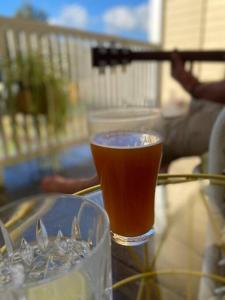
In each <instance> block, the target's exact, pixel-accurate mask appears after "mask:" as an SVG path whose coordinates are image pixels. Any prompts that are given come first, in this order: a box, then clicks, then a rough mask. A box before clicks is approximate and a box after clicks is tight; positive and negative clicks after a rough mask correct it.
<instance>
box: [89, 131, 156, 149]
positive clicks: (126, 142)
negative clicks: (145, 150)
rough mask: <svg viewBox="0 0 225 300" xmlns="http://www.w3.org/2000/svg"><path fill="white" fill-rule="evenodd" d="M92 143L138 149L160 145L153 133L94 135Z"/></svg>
mask: <svg viewBox="0 0 225 300" xmlns="http://www.w3.org/2000/svg"><path fill="white" fill-rule="evenodd" d="M92 143H93V144H97V145H100V146H104V147H113V148H138V147H145V146H150V145H154V144H158V143H161V138H160V137H159V135H158V134H157V133H154V132H150V133H139V132H131V131H115V132H104V133H97V134H95V135H94V136H93V138H92Z"/></svg>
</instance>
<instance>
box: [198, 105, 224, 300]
mask: <svg viewBox="0 0 225 300" xmlns="http://www.w3.org/2000/svg"><path fill="white" fill-rule="evenodd" d="M224 171H225V108H224V109H223V110H222V111H221V112H220V114H219V116H218V117H217V120H216V122H215V124H214V126H213V130H212V133H211V137H210V142H209V153H208V172H209V173H217V174H222V173H225V172H224ZM208 196H209V201H208V205H209V207H210V214H211V222H210V224H208V228H207V237H206V250H205V253H204V263H203V266H202V271H203V272H206V273H217V274H220V275H222V276H224V275H225V274H224V273H225V272H224V269H225V268H224V266H225V253H224V249H225V221H224V220H225V187H224V186H216V185H215V186H213V185H211V186H210V187H209V189H208ZM215 294H217V295H218V296H219V297H222V295H224V294H225V286H223V287H221V286H220V287H218V286H215V283H214V282H212V281H211V280H209V279H206V278H203V279H202V280H201V281H200V289H199V298H198V299H199V300H203V299H209V298H210V297H212V296H213V295H215ZM219 299H221V298H219Z"/></svg>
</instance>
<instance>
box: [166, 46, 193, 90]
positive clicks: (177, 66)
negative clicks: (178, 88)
mask: <svg viewBox="0 0 225 300" xmlns="http://www.w3.org/2000/svg"><path fill="white" fill-rule="evenodd" d="M171 75H172V77H173V78H174V79H175V80H176V81H177V82H179V83H180V84H181V85H182V87H183V88H184V89H185V90H186V91H187V92H188V93H190V94H191V95H192V94H193V91H194V89H195V87H196V86H197V85H199V81H198V79H197V78H196V77H194V76H193V75H192V73H191V72H188V71H186V70H185V64H184V62H183V60H182V58H181V56H180V55H179V52H177V51H174V52H173V53H172V55H171Z"/></svg>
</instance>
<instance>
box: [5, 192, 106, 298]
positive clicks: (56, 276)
mask: <svg viewBox="0 0 225 300" xmlns="http://www.w3.org/2000/svg"><path fill="white" fill-rule="evenodd" d="M46 196H47V197H48V198H51V199H52V200H53V199H54V198H56V197H58V198H60V197H66V198H73V199H77V198H78V199H80V200H82V201H84V202H86V203H88V204H89V205H92V206H93V207H95V208H97V210H98V211H100V213H101V214H102V215H103V218H104V231H103V234H102V236H101V238H100V240H99V242H98V243H97V244H96V246H95V247H94V248H93V249H91V251H90V253H89V254H88V255H87V256H86V257H85V258H82V259H81V260H80V262H79V263H78V264H76V265H74V266H72V267H71V268H70V269H69V270H59V272H57V273H56V274H54V276H52V277H50V278H43V279H40V280H37V281H33V282H29V283H26V282H25V283H23V284H21V286H18V287H17V286H13V285H11V286H10V285H9V286H8V287H7V286H5V287H4V286H3V287H0V294H1V293H2V292H5V291H7V290H8V291H10V290H11V291H15V290H23V289H27V288H31V287H34V286H35V287H36V286H40V285H44V284H46V283H48V282H52V281H54V280H56V279H59V278H61V277H63V276H64V275H66V274H70V273H72V272H73V271H75V270H76V269H77V270H79V269H80V268H81V267H82V265H83V264H84V263H86V262H87V260H90V259H91V258H92V257H93V256H94V255H95V254H96V252H97V251H98V250H99V248H100V247H101V246H102V244H103V243H104V241H105V239H106V237H107V235H108V234H109V233H110V226H109V217H108V214H107V212H106V210H105V209H104V208H103V207H102V206H101V205H99V204H97V203H95V202H94V201H93V200H90V199H88V198H87V197H84V196H79V195H78V196H77V195H76V194H71V195H70V194H68V195H67V194H58V193H52V194H45V193H43V194H41V195H37V196H33V197H34V198H36V199H35V200H36V201H40V200H41V199H42V198H43V197H46ZM25 201H28V197H24V198H22V199H20V200H19V201H15V202H14V203H9V204H8V205H5V206H3V207H1V208H0V212H1V211H3V210H4V209H8V208H11V207H13V206H14V205H15V204H17V203H22V202H25ZM68 201H70V200H69V199H68ZM13 204H14V205H13ZM58 273H59V274H58Z"/></svg>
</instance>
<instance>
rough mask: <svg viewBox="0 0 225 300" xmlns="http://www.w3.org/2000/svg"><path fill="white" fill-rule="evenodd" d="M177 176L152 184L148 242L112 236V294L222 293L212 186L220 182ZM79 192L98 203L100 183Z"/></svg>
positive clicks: (220, 221) (220, 222)
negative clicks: (126, 242)
mask: <svg viewBox="0 0 225 300" xmlns="http://www.w3.org/2000/svg"><path fill="white" fill-rule="evenodd" d="M175 181H176V180H175ZM175 181H174V182H175ZM180 182H181V183H179V184H175V183H172V184H169V185H160V186H158V187H157V191H156V201H155V216H156V220H155V231H156V233H155V235H154V236H153V237H152V238H151V240H150V241H149V242H148V243H147V244H145V245H143V246H136V247H124V246H120V245H117V244H115V243H114V242H112V268H113V282H114V299H115V300H120V299H123V300H126V299H135V300H136V299H137V300H140V299H154V300H155V299H173V300H178V299H198V300H203V299H210V300H212V299H225V277H224V276H225V226H224V224H225V223H224V216H222V214H221V213H220V211H219V210H217V206H215V205H214V204H213V205H212V203H214V199H213V192H214V191H213V192H212V191H211V189H212V188H215V189H217V188H218V189H219V190H220V189H221V188H222V189H223V187H221V186H219V187H218V186H217V185H213V184H209V183H208V182H207V181H195V182H182V180H181V181H180ZM83 195H84V196H85V197H87V198H88V199H90V200H92V201H95V202H97V203H99V204H100V205H103V199H102V193H101V190H100V189H99V188H93V189H92V191H86V192H84V193H83ZM140 273H142V275H140ZM143 274H144V275H143ZM130 276H133V277H131V278H129V279H128V280H127V277H130ZM141 276H146V277H144V278H142V277H141ZM148 276H149V277H148ZM216 276H217V277H216ZM140 277H141V278H140ZM130 279H131V280H133V281H131V282H129V280H130ZM118 282H119V283H118ZM223 297H224V298H223Z"/></svg>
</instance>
